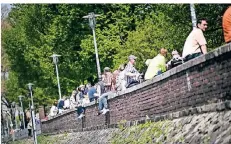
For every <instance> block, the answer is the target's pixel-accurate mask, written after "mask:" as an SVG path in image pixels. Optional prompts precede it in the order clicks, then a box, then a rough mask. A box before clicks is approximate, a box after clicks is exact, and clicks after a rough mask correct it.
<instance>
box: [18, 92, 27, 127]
mask: <svg viewBox="0 0 231 144" xmlns="http://www.w3.org/2000/svg"><path fill="white" fill-rule="evenodd" d="M23 97H24V96H22V95H20V96H18V98H19V101H20V104H21V108H22V122H23V129H25V119H24V111H23V104H22V98H23Z"/></svg>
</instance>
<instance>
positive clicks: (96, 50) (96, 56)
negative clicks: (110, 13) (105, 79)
mask: <svg viewBox="0 0 231 144" xmlns="http://www.w3.org/2000/svg"><path fill="white" fill-rule="evenodd" d="M92 32H93V38H94V46H95V58H96V64H97V71H98V78H100V77H101V76H100V75H101V71H100V64H99V56H98V49H97V44H96V38H95V29H94V28H92Z"/></svg>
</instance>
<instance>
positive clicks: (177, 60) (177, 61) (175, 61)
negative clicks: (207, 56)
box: [171, 58, 183, 68]
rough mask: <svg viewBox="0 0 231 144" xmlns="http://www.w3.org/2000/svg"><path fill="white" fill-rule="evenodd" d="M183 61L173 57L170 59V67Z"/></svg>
mask: <svg viewBox="0 0 231 144" xmlns="http://www.w3.org/2000/svg"><path fill="white" fill-rule="evenodd" d="M182 63H183V61H182V60H181V59H179V58H177V59H176V58H173V59H172V61H171V68H174V67H176V66H178V65H181V64H182Z"/></svg>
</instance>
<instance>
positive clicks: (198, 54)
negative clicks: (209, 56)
mask: <svg viewBox="0 0 231 144" xmlns="http://www.w3.org/2000/svg"><path fill="white" fill-rule="evenodd" d="M200 55H202V53H201V52H199V53H194V54H190V55H187V56H186V57H185V58H184V62H187V61H189V60H191V59H194V58H196V57H199V56H200Z"/></svg>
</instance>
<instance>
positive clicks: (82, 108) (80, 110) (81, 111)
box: [76, 106, 85, 116]
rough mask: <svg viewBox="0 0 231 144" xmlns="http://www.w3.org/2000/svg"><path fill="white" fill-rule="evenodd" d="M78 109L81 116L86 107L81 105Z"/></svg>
mask: <svg viewBox="0 0 231 144" xmlns="http://www.w3.org/2000/svg"><path fill="white" fill-rule="evenodd" d="M76 111H77V114H78V116H79V115H80V114H82V113H84V111H85V107H82V106H79V107H78V108H77V110H76Z"/></svg>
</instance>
